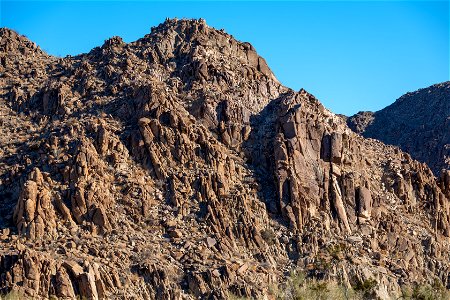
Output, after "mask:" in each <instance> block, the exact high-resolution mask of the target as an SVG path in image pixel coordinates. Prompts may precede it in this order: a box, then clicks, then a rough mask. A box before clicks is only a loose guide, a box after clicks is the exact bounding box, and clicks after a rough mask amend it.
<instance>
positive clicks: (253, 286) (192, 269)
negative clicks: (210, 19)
mask: <svg viewBox="0 0 450 300" xmlns="http://www.w3.org/2000/svg"><path fill="white" fill-rule="evenodd" d="M1 34H2V40H1V45H2V49H4V50H2V52H1V53H0V56H1V62H2V63H1V68H2V69H1V73H2V77H1V80H2V81H1V85H2V96H1V98H0V101H1V102H0V110H1V114H2V116H5V117H2V121H1V122H2V123H1V131H2V132H1V135H0V143H1V145H2V147H1V150H0V151H1V152H0V153H1V155H0V201H1V202H0V212H1V214H0V226H1V229H2V235H1V243H0V249H1V250H0V255H1V256H0V273H1V276H0V288H1V291H2V292H8V291H10V290H19V291H20V292H21V293H24V294H26V295H28V296H31V297H35V298H42V299H45V298H50V297H53V296H56V297H58V298H65V299H72V298H75V297H77V296H81V297H87V298H89V299H104V298H105V299H114V298H117V299H122V298H124V297H127V298H136V299H142V298H144V299H180V298H185V299H192V298H198V297H200V298H213V299H214V298H215V299H222V298H227V297H228V296H229V295H230V294H235V295H238V296H248V297H255V298H262V297H263V296H266V297H267V296H268V295H270V289H269V288H270V287H271V286H274V285H276V284H277V283H279V282H282V281H283V278H284V276H285V275H286V272H287V271H289V270H291V269H302V270H305V271H306V272H307V274H308V275H310V276H315V277H318V278H328V279H333V280H339V281H341V282H344V283H345V284H348V285H355V284H357V283H358V282H364V281H365V280H369V279H375V280H376V281H377V286H376V288H375V289H374V295H376V296H378V297H380V298H385V299H387V298H388V297H389V296H395V295H399V293H400V287H401V285H403V284H409V283H419V282H426V281H433V280H435V279H439V280H440V281H442V282H443V283H444V284H445V285H450V283H449V282H448V271H449V262H448V261H447V260H446V257H447V256H448V254H449V248H448V240H447V237H448V236H449V234H450V231H449V229H450V228H449V217H450V215H449V214H450V210H449V203H448V200H449V199H450V173H449V172H443V173H442V176H441V178H440V179H438V180H437V179H436V178H435V177H434V176H433V174H432V172H431V170H430V169H429V168H428V167H427V166H426V165H425V164H422V163H419V162H417V161H415V160H413V159H411V157H410V156H409V155H408V154H406V153H403V152H402V151H400V150H398V149H397V148H394V147H391V146H386V145H384V144H382V143H381V142H378V141H375V140H371V139H364V138H363V137H361V136H359V135H357V134H355V133H353V132H352V131H351V130H350V129H349V128H348V127H347V125H346V124H345V121H343V120H342V119H341V118H340V117H338V116H336V115H334V114H333V113H331V112H329V111H328V110H326V109H325V108H324V107H323V106H322V105H321V104H320V103H319V102H318V100H316V99H315V98H314V97H313V96H312V95H310V94H308V93H307V92H306V91H304V90H301V91H299V92H294V91H292V90H290V89H288V88H286V87H283V86H281V85H280V83H279V82H278V81H277V80H276V78H275V76H274V75H273V73H272V72H271V71H270V69H269V67H268V66H267V64H266V62H265V61H264V59H263V58H261V57H260V56H258V55H257V53H256V52H255V50H254V49H253V47H252V46H251V45H250V44H248V43H241V42H238V41H236V40H234V39H233V38H232V37H231V36H230V35H228V34H225V33H224V32H222V31H217V30H215V29H213V28H210V27H208V26H207V25H206V24H205V23H204V21H202V20H199V21H196V20H182V21H177V20H167V21H166V22H165V23H163V24H162V25H160V26H158V27H156V28H153V29H152V32H151V33H150V34H149V35H147V36H145V37H144V38H142V39H140V40H138V41H136V42H133V43H130V44H126V43H124V42H123V41H122V40H121V39H120V38H118V37H114V38H112V39H109V40H107V41H106V42H105V44H104V45H103V46H102V47H98V48H95V49H93V50H92V51H91V52H89V53H87V54H83V55H79V56H75V57H66V58H55V57H51V56H48V55H46V54H45V53H43V52H41V51H40V50H39V49H38V48H37V47H35V46H34V45H33V44H32V43H30V42H29V41H27V40H26V39H24V38H23V37H20V36H18V35H17V34H15V33H14V32H12V31H10V30H7V29H3V30H2V31H1ZM20 49H26V50H24V51H22V50H20Z"/></svg>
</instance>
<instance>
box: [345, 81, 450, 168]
mask: <svg viewBox="0 0 450 300" xmlns="http://www.w3.org/2000/svg"><path fill="white" fill-rule="evenodd" d="M348 123H349V127H350V128H352V129H353V130H355V132H357V133H360V134H362V135H363V136H364V137H367V138H375V139H378V140H380V141H382V142H384V143H386V144H391V145H396V146H399V147H400V148H401V149H402V150H403V151H405V152H408V153H410V154H411V156H412V157H413V158H414V159H417V160H419V161H422V162H425V163H427V164H428V166H430V168H431V170H433V172H434V173H435V174H436V175H439V174H440V173H441V170H449V169H450V82H449V81H447V82H443V83H439V84H435V85H432V86H430V87H428V88H425V89H420V90H418V91H415V92H412V93H407V94H405V95H403V96H402V97H400V98H399V99H398V100H397V101H395V102H394V103H393V104H392V105H389V106H388V107H386V108H384V109H382V110H380V111H377V112H375V113H372V112H360V113H358V114H356V115H354V116H352V117H350V118H349V121H348Z"/></svg>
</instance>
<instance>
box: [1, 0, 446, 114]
mask: <svg viewBox="0 0 450 300" xmlns="http://www.w3.org/2000/svg"><path fill="white" fill-rule="evenodd" d="M0 13H1V15H0V19H1V24H0V25H1V26H5V27H9V28H12V29H15V30H17V31H18V32H19V33H21V34H24V35H26V36H28V37H29V38H30V39H31V40H33V41H34V42H36V43H37V44H39V45H40V46H41V48H42V49H44V50H45V51H47V52H48V53H50V54H54V55H59V56H65V55H67V54H72V55H73V54H79V53H81V52H87V51H89V50H90V49H91V48H93V47H95V46H99V45H101V44H102V43H103V41H104V40H105V39H107V38H108V37H111V36H114V35H119V36H122V37H123V39H124V40H125V41H126V42H131V41H134V40H136V39H138V38H140V37H142V36H143V35H144V34H146V33H148V32H150V27H151V26H155V25H157V24H159V23H161V22H163V21H164V19H165V17H178V18H182V17H187V18H200V17H202V18H204V19H206V22H207V24H208V25H211V26H213V27H216V28H218V29H220V28H223V29H225V31H226V32H228V33H230V34H232V35H233V36H234V37H235V38H237V39H238V40H241V41H248V42H250V43H252V44H253V45H254V46H255V48H256V49H257V51H258V53H259V54H260V55H262V56H263V57H265V58H266V60H267V62H268V64H269V66H270V67H271V69H272V70H273V71H274V73H275V75H276V76H277V78H278V79H279V80H280V81H281V82H282V83H283V84H285V85H286V86H289V87H291V88H293V89H295V90H298V89H300V88H301V87H303V88H305V89H306V90H308V91H309V92H311V93H313V94H314V95H315V96H316V97H318V98H319V99H320V100H321V101H322V103H324V105H325V106H326V107H328V108H330V109H331V110H332V111H333V112H336V113H343V114H347V115H350V114H353V113H355V112H357V111H359V110H378V109H381V108H383V107H385V106H386V105H388V104H390V103H392V102H393V101H394V100H395V99H396V98H398V97H399V96H401V95H402V94H403V93H405V92H408V91H413V90H416V89H418V88H422V87H427V86H429V85H431V84H434V83H438V82H442V81H446V80H449V2H448V1H445V0H442V1H347V2H344V1H290V2H270V1H265V2H257V1H252V2H217V1H214V2H207V1H202V2H184V1H177V2H146V1H135V2H130V1H127V2H121V1H114V2H106V1H102V2H87V1H71V2H68V1H66V2H55V1H51V2H38V1H33V2H25V1H5V0H1V11H0Z"/></svg>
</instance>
